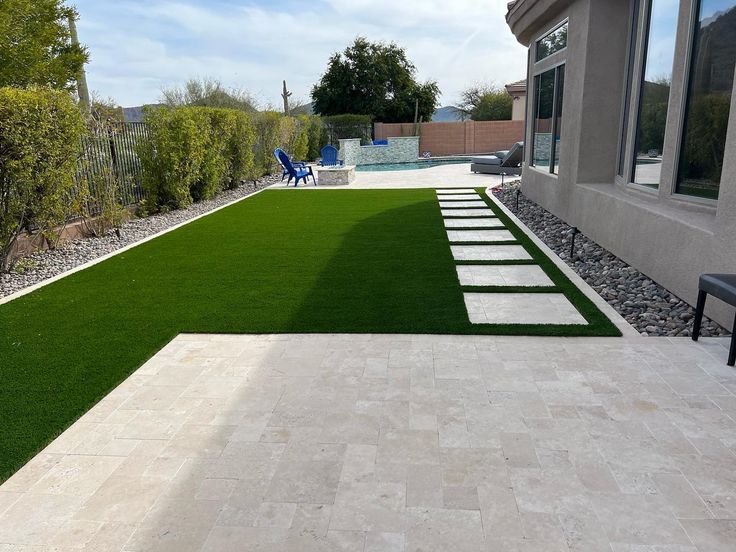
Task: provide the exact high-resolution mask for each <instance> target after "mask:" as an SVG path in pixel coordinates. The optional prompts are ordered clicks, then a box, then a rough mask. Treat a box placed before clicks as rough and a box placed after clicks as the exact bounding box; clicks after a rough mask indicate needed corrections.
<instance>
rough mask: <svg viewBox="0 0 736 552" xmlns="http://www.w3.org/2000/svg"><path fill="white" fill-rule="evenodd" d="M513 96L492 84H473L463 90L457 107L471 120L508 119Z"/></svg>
mask: <svg viewBox="0 0 736 552" xmlns="http://www.w3.org/2000/svg"><path fill="white" fill-rule="evenodd" d="M513 103H514V100H513V98H512V97H511V96H510V95H509V94H508V92H506V90H504V89H503V88H499V87H497V86H495V85H493V84H474V85H473V86H470V87H469V88H467V89H466V90H465V91H463V93H462V95H461V98H460V103H459V108H460V109H461V110H462V111H463V112H464V113H466V114H467V115H468V116H469V117H470V118H471V119H472V120H473V121H508V120H510V119H511V112H512V109H513Z"/></svg>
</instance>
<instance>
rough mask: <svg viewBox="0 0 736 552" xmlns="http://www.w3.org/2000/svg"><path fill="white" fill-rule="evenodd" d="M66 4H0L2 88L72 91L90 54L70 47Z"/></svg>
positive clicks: (58, 0)
mask: <svg viewBox="0 0 736 552" xmlns="http://www.w3.org/2000/svg"><path fill="white" fill-rule="evenodd" d="M70 17H73V18H75V19H76V17H77V13H76V11H75V10H74V9H73V8H70V7H68V6H65V5H64V1H63V0H2V1H0V86H12V87H16V88H25V87H28V86H33V85H38V86H48V87H51V88H56V89H65V90H70V91H71V90H73V89H74V84H75V82H76V80H77V76H78V75H79V73H80V72H81V70H82V68H83V67H84V64H85V63H86V62H87V59H88V55H87V50H86V48H84V47H81V46H79V45H73V44H72V43H71V36H70V34H69V23H68V22H69V18H70Z"/></svg>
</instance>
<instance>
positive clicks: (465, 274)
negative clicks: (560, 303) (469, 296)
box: [456, 265, 554, 286]
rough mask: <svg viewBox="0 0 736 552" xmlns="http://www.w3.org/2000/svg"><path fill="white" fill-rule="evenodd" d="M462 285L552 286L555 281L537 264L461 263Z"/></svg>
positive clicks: (458, 274)
mask: <svg viewBox="0 0 736 552" xmlns="http://www.w3.org/2000/svg"><path fill="white" fill-rule="evenodd" d="M456 268H457V276H458V278H459V280H460V285H461V286H552V285H554V283H553V282H552V280H550V279H549V276H547V275H546V274H545V273H544V270H542V269H541V268H540V267H539V266H537V265H460V266H458V267H456Z"/></svg>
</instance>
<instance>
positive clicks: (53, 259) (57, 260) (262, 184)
mask: <svg viewBox="0 0 736 552" xmlns="http://www.w3.org/2000/svg"><path fill="white" fill-rule="evenodd" d="M279 181H280V177H279V176H266V177H264V178H262V179H261V180H259V181H257V182H248V183H245V184H242V185H240V186H239V187H237V188H235V189H233V190H227V191H224V192H222V193H221V194H219V195H218V196H217V197H215V198H213V199H210V200H207V201H201V202H199V203H194V204H192V205H190V206H189V207H187V208H186V209H178V210H176V211H169V212H167V213H162V214H158V215H152V216H150V217H146V218H134V219H131V220H129V221H127V222H126V223H124V224H123V225H122V227H121V228H120V234H119V235H117V234H116V233H115V232H110V233H108V234H107V235H106V236H104V237H100V238H86V239H78V240H72V241H68V242H66V243H64V244H63V245H62V246H61V247H59V248H58V249H54V250H46V251H37V252H35V253H32V254H30V255H26V256H24V257H23V258H22V259H20V260H19V261H18V262H16V264H15V266H14V268H13V269H12V270H11V271H10V272H9V273H0V297H5V296H7V295H10V294H11V293H15V292H16V291H20V290H22V289H23V288H26V287H28V286H32V285H33V284H37V283H39V282H41V281H43V280H46V279H48V278H51V277H53V276H56V275H57V274H61V273H62V272H66V271H67V270H70V269H72V268H74V267H76V266H79V265H81V264H84V263H86V262H88V261H91V260H93V259H96V258H98V257H101V256H103V255H106V254H108V253H112V252H113V251H116V250H118V249H121V248H123V247H125V246H126V245H130V244H132V243H135V242H137V241H140V240H142V239H144V238H146V237H148V236H151V235H153V234H156V233H157V232H161V231H162V230H166V229H167V228H171V227H172V226H176V225H177V224H181V223H182V222H185V221H187V220H189V219H192V218H194V217H196V216H198V215H202V214H204V213H207V212H209V211H212V210H213V209H216V208H217V207H221V206H222V205H225V204H227V203H229V202H231V201H234V200H236V199H239V198H241V197H245V196H248V195H250V194H252V193H254V192H257V191H258V190H260V189H262V188H266V187H268V186H270V185H272V184H274V183H276V182H279Z"/></svg>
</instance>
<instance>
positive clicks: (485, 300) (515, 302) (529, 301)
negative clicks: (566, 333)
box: [463, 293, 588, 325]
mask: <svg viewBox="0 0 736 552" xmlns="http://www.w3.org/2000/svg"><path fill="white" fill-rule="evenodd" d="M463 297H464V298H465V308H466V309H467V310H468V318H469V319H470V322H471V323H472V324H586V325H587V324H588V323H587V322H586V320H585V318H583V316H582V315H581V314H580V313H579V312H578V311H577V309H576V308H575V307H574V306H573V305H572V303H570V301H568V300H567V298H566V297H565V296H564V295H563V294H562V293H464V294H463Z"/></svg>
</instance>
